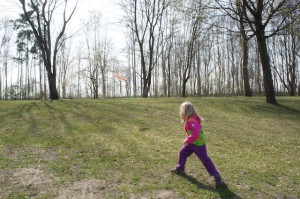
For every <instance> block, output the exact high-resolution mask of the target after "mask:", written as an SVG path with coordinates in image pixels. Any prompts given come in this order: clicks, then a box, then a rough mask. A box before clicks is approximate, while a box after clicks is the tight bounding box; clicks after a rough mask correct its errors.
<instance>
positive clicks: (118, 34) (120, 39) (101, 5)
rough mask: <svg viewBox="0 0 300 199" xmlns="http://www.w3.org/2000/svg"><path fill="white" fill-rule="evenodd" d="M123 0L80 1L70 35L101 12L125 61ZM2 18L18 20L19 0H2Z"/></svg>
mask: <svg viewBox="0 0 300 199" xmlns="http://www.w3.org/2000/svg"><path fill="white" fill-rule="evenodd" d="M120 1H121V0H78V5H77V9H76V12H75V15H74V17H73V18H72V19H71V22H70V24H69V29H68V30H69V31H70V32H69V34H72V32H76V31H77V30H79V29H80V28H82V26H83V24H84V22H86V21H88V19H89V17H90V13H91V12H93V11H97V12H101V14H102V23H103V24H104V26H105V27H106V28H107V32H108V38H109V39H111V41H112V43H113V46H114V49H115V50H114V51H115V53H116V54H119V56H118V55H117V56H118V57H120V59H122V57H123V59H124V53H123V49H124V47H125V43H126V42H125V35H124V33H123V31H122V25H121V24H120V18H121V17H122V10H121V9H120V6H119V5H118V2H120ZM75 3H76V0H69V1H68V4H69V5H70V7H72V4H73V5H74V4H75ZM0 13H1V14H0V18H3V17H5V16H7V17H13V18H16V17H17V16H18V13H21V8H20V6H19V3H18V0H0Z"/></svg>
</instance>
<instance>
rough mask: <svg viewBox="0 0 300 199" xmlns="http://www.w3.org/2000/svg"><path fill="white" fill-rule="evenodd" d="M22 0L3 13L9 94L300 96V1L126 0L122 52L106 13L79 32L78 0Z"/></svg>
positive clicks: (3, 75) (0, 35)
mask: <svg viewBox="0 0 300 199" xmlns="http://www.w3.org/2000/svg"><path fill="white" fill-rule="evenodd" d="M18 3H19V5H20V7H22V12H21V13H20V15H19V17H18V18H16V19H9V18H1V16H0V99H2V100H10V99H59V98H106V97H125V96H126V97H139V96H142V97H149V96H151V97H153V96H154V97H159V96H168V97H172V96H182V97H187V96H233V95H234V96H235V95H244V96H253V95H264V96H266V101H267V102H268V103H276V98H275V96H277V95H291V96H295V95H300V81H299V80H300V73H299V58H300V53H299V48H300V31H299V30H300V19H299V14H300V2H299V1H297V0H263V1H254V0H250V1H246V0H214V1H212V0H123V1H120V4H119V5H118V6H120V8H121V10H122V16H124V17H123V18H122V19H120V27H121V26H122V28H123V29H124V30H125V32H124V34H126V39H127V41H126V42H127V44H126V48H124V49H122V53H124V54H125V55H126V60H125V61H124V60H120V59H119V54H118V53H116V51H115V50H114V49H113V48H114V44H113V43H112V41H111V39H110V38H109V33H107V31H106V29H105V26H103V25H102V16H101V13H99V12H93V13H91V15H90V20H89V21H87V22H85V23H84V24H82V25H81V27H82V28H81V29H80V30H81V33H80V37H79V36H78V35H77V36H76V35H74V34H73V33H72V32H68V30H69V29H68V28H67V27H68V24H69V22H70V21H71V20H72V18H73V17H74V11H75V10H78V9H80V7H76V5H75V6H70V5H69V4H68V3H67V1H66V0H52V1H45V0H32V1H26V0H18ZM56 17H60V19H63V20H54V19H55V18H56ZM120 31H121V30H120ZM124 63H125V64H124Z"/></svg>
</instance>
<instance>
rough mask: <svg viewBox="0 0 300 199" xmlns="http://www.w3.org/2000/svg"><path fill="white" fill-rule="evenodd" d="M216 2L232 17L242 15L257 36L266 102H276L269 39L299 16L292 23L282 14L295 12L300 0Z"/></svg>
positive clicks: (295, 17)
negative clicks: (272, 27)
mask: <svg viewBox="0 0 300 199" xmlns="http://www.w3.org/2000/svg"><path fill="white" fill-rule="evenodd" d="M236 1H240V3H237V4H235V3H234V2H236ZM216 2H217V3H218V4H219V5H220V6H221V8H222V10H224V11H225V12H226V13H227V14H228V15H229V16H230V17H231V18H233V19H235V20H237V21H240V20H241V19H239V18H237V17H236V16H240V17H242V20H243V21H244V22H245V23H247V24H248V26H249V32H251V34H252V35H254V36H255V37H256V40H257V47H258V52H259V55H260V60H261V65H262V70H263V80H264V89H265V95H266V102H267V103H272V104H275V103H276V97H275V89H274V85H273V78H272V67H271V63H270V57H269V52H268V47H267V39H268V38H270V37H272V36H274V35H276V34H277V33H278V32H280V31H281V30H283V29H285V28H286V27H287V26H288V25H289V24H290V23H292V22H293V21H295V20H296V19H297V18H298V17H299V14H297V15H295V16H294V18H293V19H292V20H291V22H290V23H285V22H286V20H287V16H282V15H281V14H282V13H292V12H294V11H295V10H296V8H297V7H298V6H299V5H300V2H299V1H288V0H281V1H279V0H268V1H267V0H260V1H257V0H256V1H254V0H230V1H229V4H228V5H224V4H222V3H221V2H220V0H216ZM235 5H236V6H238V7H239V6H241V9H236V8H235ZM237 10H239V11H243V14H242V15H241V14H240V15H239V14H238V12H237ZM270 24H276V28H274V29H272V30H271V29H270V28H269V26H270Z"/></svg>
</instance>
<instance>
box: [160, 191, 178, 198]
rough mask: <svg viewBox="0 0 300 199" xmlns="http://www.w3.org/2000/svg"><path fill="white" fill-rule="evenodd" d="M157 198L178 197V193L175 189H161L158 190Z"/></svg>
mask: <svg viewBox="0 0 300 199" xmlns="http://www.w3.org/2000/svg"><path fill="white" fill-rule="evenodd" d="M156 196H157V197H156V198H157V199H173V198H177V197H176V194H175V193H174V192H173V191H170V190H160V191H158V193H157V195H156Z"/></svg>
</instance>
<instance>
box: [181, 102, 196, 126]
mask: <svg viewBox="0 0 300 199" xmlns="http://www.w3.org/2000/svg"><path fill="white" fill-rule="evenodd" d="M194 115H197V116H199V115H198V114H197V112H196V110H195V108H194V106H193V104H192V103H191V102H184V103H182V104H181V106H180V118H181V119H182V121H183V122H185V121H187V119H188V118H189V117H191V116H194Z"/></svg>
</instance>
